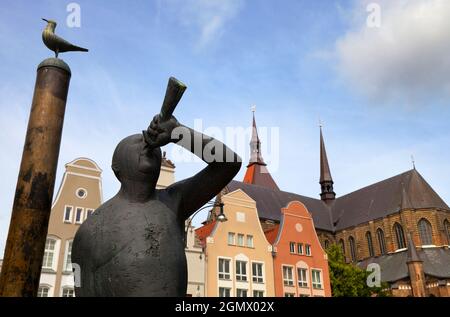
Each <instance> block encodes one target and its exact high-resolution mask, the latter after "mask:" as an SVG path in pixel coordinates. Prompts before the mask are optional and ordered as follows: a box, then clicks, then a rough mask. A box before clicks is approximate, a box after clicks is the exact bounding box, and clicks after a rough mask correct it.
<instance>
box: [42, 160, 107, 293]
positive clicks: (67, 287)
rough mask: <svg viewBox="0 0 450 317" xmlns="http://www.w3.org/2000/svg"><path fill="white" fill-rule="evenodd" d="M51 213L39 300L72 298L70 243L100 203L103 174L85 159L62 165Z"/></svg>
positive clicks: (91, 162) (94, 164) (72, 279)
mask: <svg viewBox="0 0 450 317" xmlns="http://www.w3.org/2000/svg"><path fill="white" fill-rule="evenodd" d="M65 167H66V171H65V173H64V176H63V180H62V183H61V185H60V187H59V190H58V192H57V194H56V198H55V201H54V203H53V205H52V210H51V213H50V222H49V226H48V234H47V241H46V243H45V252H44V259H43V263H42V272H41V279H40V282H39V291H38V296H39V297H61V296H63V297H73V296H74V277H73V272H72V262H71V252H72V241H73V238H74V237H75V233H76V232H77V230H78V228H79V226H80V225H81V224H82V223H83V221H84V220H86V218H87V217H89V216H90V215H91V214H92V213H93V212H94V210H95V209H96V208H97V207H98V206H99V205H100V204H101V203H102V182H101V173H102V170H101V169H100V167H98V165H97V164H96V163H95V162H94V161H92V160H90V159H88V158H78V159H75V160H73V161H72V162H70V163H67V164H66V165H65Z"/></svg>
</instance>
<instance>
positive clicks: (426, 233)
mask: <svg viewBox="0 0 450 317" xmlns="http://www.w3.org/2000/svg"><path fill="white" fill-rule="evenodd" d="M417 226H418V227H419V235H420V241H421V242H422V245H432V244H433V229H432V228H431V223H430V222H429V221H428V220H426V219H425V218H422V219H420V220H419V223H418V224H417Z"/></svg>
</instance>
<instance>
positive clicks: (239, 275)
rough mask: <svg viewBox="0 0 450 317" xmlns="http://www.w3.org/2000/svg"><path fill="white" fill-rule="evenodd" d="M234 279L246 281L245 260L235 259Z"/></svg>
mask: <svg viewBox="0 0 450 317" xmlns="http://www.w3.org/2000/svg"><path fill="white" fill-rule="evenodd" d="M236 280H237V281H247V262H245V261H236Z"/></svg>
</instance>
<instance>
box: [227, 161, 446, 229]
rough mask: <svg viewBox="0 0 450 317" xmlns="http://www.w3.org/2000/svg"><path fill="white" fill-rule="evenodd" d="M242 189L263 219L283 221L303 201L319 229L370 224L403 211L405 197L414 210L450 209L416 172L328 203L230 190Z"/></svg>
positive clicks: (247, 187) (259, 190)
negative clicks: (293, 203)
mask: <svg viewBox="0 0 450 317" xmlns="http://www.w3.org/2000/svg"><path fill="white" fill-rule="evenodd" d="M236 189H242V190H243V191H244V192H245V193H246V194H247V195H249V196H250V197H251V198H252V199H253V200H255V201H256V206H257V209H258V213H259V217H260V218H262V219H270V220H275V221H280V220H281V208H284V207H286V206H287V204H288V203H289V202H291V201H294V200H298V201H300V202H302V203H303V204H304V205H305V206H306V208H307V209H308V210H309V212H310V213H311V214H312V217H313V220H314V224H315V226H316V228H317V229H322V230H328V231H335V230H342V229H345V228H349V227H352V226H356V225H358V224H362V223H367V222H369V221H371V220H374V219H378V218H382V217H386V216H387V215H390V214H393V213H396V212H399V211H400V210H401V208H402V202H403V204H404V201H405V199H406V198H405V194H404V192H405V193H406V194H407V196H408V204H410V205H411V207H412V208H438V209H445V210H449V207H448V206H447V204H446V203H445V202H444V201H443V200H442V199H441V198H440V197H439V195H438V194H437V193H436V192H435V191H434V190H433V189H432V188H431V186H430V185H429V184H428V183H427V182H426V181H425V180H424V179H423V177H422V176H421V175H420V174H419V172H418V171H417V170H415V169H413V170H410V171H408V172H405V173H402V174H400V175H397V176H394V177H391V178H388V179H386V180H383V181H381V182H378V183H375V184H373V185H370V186H367V187H364V188H362V189H359V190H357V191H354V192H352V193H350V194H347V195H345V196H342V197H338V198H336V200H335V201H332V202H330V203H329V204H326V203H325V202H323V201H321V200H319V199H315V198H310V197H306V196H301V195H298V194H294V193H289V192H284V191H280V190H274V189H271V188H268V187H263V186H258V185H253V184H246V183H243V182H238V181H232V182H231V183H230V184H229V185H228V186H227V190H228V191H234V190H236Z"/></svg>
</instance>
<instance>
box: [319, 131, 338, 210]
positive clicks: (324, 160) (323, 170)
mask: <svg viewBox="0 0 450 317" xmlns="http://www.w3.org/2000/svg"><path fill="white" fill-rule="evenodd" d="M319 183H320V189H321V193H320V198H321V199H322V200H323V201H325V202H330V201H333V200H334V199H335V198H336V193H335V192H334V190H333V178H332V177H331V172H330V166H329V165H328V157H327V152H326V150H325V142H324V141H323V133H322V126H320V181H319Z"/></svg>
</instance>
